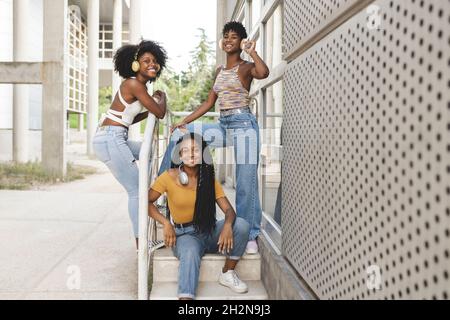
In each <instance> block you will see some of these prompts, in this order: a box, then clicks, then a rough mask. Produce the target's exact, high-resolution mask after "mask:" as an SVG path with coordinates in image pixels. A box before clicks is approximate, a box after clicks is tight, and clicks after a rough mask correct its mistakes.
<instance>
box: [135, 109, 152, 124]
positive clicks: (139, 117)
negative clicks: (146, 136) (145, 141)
mask: <svg viewBox="0 0 450 320" xmlns="http://www.w3.org/2000/svg"><path fill="white" fill-rule="evenodd" d="M147 118H148V111H147V112H142V113H140V114H138V115H137V116H136V117H135V118H134V120H133V124H135V123H138V122H141V121H142V120H145V119H147Z"/></svg>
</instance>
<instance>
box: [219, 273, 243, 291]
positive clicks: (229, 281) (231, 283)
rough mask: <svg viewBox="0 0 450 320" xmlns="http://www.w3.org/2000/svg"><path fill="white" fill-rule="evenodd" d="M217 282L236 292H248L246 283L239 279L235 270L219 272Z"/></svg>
mask: <svg viewBox="0 0 450 320" xmlns="http://www.w3.org/2000/svg"><path fill="white" fill-rule="evenodd" d="M219 283H220V284H221V285H223V286H225V287H228V288H230V289H231V290H233V291H234V292H236V293H246V292H248V286H247V284H246V283H245V282H244V281H242V280H241V279H239V277H238V275H237V273H236V271H234V270H228V271H227V272H225V273H223V272H221V273H220V276H219Z"/></svg>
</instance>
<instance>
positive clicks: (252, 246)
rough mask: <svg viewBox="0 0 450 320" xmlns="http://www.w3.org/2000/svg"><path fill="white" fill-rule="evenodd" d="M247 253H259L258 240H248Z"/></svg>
mask: <svg viewBox="0 0 450 320" xmlns="http://www.w3.org/2000/svg"><path fill="white" fill-rule="evenodd" d="M245 253H246V254H257V253H258V243H257V242H256V240H250V241H249V242H247V247H246V248H245Z"/></svg>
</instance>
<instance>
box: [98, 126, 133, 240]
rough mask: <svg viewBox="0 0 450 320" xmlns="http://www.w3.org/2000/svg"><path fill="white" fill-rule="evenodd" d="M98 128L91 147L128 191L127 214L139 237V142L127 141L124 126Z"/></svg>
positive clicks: (126, 132) (126, 131)
mask: <svg viewBox="0 0 450 320" xmlns="http://www.w3.org/2000/svg"><path fill="white" fill-rule="evenodd" d="M104 129H105V130H101V131H100V130H98V131H97V133H96V135H95V137H94V140H93V147H94V152H95V155H96V156H97V158H98V159H99V160H100V161H102V162H103V163H104V164H106V165H107V166H108V168H109V170H110V171H111V173H112V174H113V175H114V177H115V178H116V179H117V181H119V183H120V184H121V185H122V186H123V187H124V188H125V190H126V191H127V193H128V214H129V215H130V219H131V223H132V225H133V232H134V236H135V237H136V238H138V237H139V228H138V227H139V222H138V221H139V219H138V216H139V169H138V166H137V164H136V160H139V152H140V149H141V143H140V142H135V141H128V130H127V129H126V128H124V127H118V126H109V127H104Z"/></svg>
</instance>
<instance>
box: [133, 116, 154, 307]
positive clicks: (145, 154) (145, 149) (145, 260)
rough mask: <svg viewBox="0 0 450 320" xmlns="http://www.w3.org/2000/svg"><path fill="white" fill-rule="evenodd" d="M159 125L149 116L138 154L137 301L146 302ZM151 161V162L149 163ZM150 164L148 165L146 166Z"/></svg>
mask: <svg viewBox="0 0 450 320" xmlns="http://www.w3.org/2000/svg"><path fill="white" fill-rule="evenodd" d="M158 134H159V125H158V121H157V119H156V117H155V116H154V115H152V114H149V116H148V120H147V126H146V128H145V133H144V140H143V142H142V146H141V151H140V153H139V164H140V166H139V250H138V299H139V300H148V298H149V292H148V272H149V266H150V263H151V254H149V248H148V244H149V239H153V238H154V237H155V236H156V233H155V226H156V225H155V221H154V220H153V219H150V218H149V216H148V188H149V185H150V183H151V182H152V181H153V179H154V178H155V177H156V174H157V172H158V144H159V141H158V140H159V139H158ZM150 160H151V162H150ZM148 163H150V165H147V164H148Z"/></svg>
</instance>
